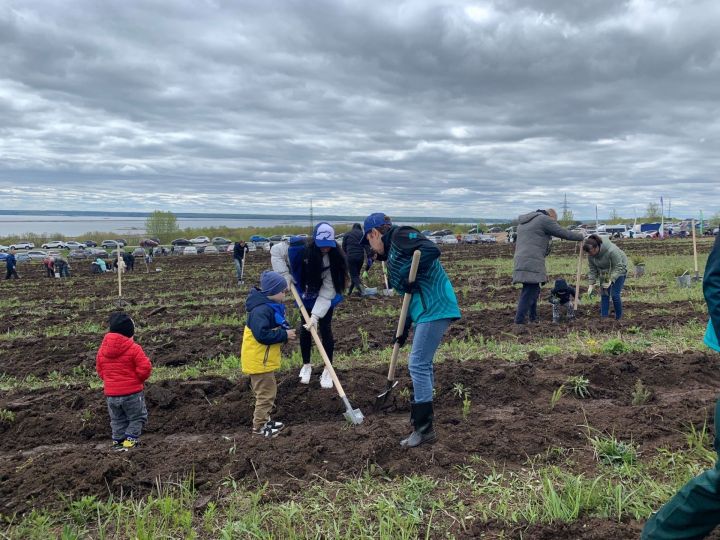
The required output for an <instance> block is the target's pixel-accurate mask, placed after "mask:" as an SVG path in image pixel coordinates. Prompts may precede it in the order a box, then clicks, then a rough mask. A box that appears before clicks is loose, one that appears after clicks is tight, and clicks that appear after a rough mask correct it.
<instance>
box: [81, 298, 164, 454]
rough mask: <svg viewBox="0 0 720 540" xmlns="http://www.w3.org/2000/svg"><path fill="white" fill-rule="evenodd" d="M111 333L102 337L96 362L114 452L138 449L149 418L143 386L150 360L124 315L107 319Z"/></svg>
mask: <svg viewBox="0 0 720 540" xmlns="http://www.w3.org/2000/svg"><path fill="white" fill-rule="evenodd" d="M109 323H110V332H108V333H107V334H105V338H104V339H103V342H102V345H100V349H99V350H98V353H97V358H96V360H95V370H96V371H97V373H98V375H99V376H100V378H101V379H102V380H103V383H104V389H105V396H106V398H107V405H108V412H109V413H110V427H111V428H112V439H113V448H114V449H115V450H129V449H130V448H134V447H135V446H137V445H138V443H139V439H140V434H141V433H142V429H143V426H144V425H145V423H146V422H147V418H148V414H147V408H146V407H145V395H144V394H143V389H144V387H145V385H144V384H143V383H144V382H145V381H146V380H147V379H148V377H150V373H151V372H152V364H150V359H149V358H148V357H147V356H145V353H144V352H143V350H142V347H140V345H138V344H137V343H135V341H134V340H133V335H134V334H135V324H134V323H133V320H132V319H131V318H130V316H129V315H128V314H127V313H123V312H121V311H120V312H116V313H113V314H112V315H110V321H109Z"/></svg>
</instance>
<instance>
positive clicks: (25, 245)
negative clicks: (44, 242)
mask: <svg viewBox="0 0 720 540" xmlns="http://www.w3.org/2000/svg"><path fill="white" fill-rule="evenodd" d="M34 248H35V244H33V243H32V242H18V243H17V244H13V245H12V246H10V249H34Z"/></svg>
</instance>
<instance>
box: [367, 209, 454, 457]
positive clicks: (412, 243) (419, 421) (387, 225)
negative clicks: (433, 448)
mask: <svg viewBox="0 0 720 540" xmlns="http://www.w3.org/2000/svg"><path fill="white" fill-rule="evenodd" d="M364 233H365V242H367V243H369V244H370V247H372V249H373V251H374V252H375V253H377V258H378V259H379V260H381V261H388V264H387V270H388V281H389V284H390V286H391V287H392V288H393V289H395V290H396V291H397V292H399V293H401V294H405V293H410V294H412V299H411V300H410V308H409V311H408V316H407V322H406V325H405V329H404V332H403V333H402V335H401V336H400V337H397V338H396V339H395V341H396V342H397V343H399V344H400V346H401V347H402V346H403V345H405V342H406V341H407V339H408V334H409V332H410V327H411V325H413V324H414V325H415V335H414V336H413V341H412V350H411V351H410V356H409V357H408V368H409V370H410V377H411V378H412V383H413V399H412V402H411V412H410V421H411V422H412V425H413V432H412V433H411V434H410V436H408V437H406V438H404V439H402V440H401V441H400V445H401V446H403V447H404V448H414V447H416V446H419V445H421V444H425V443H433V442H435V441H436V440H437V436H436V435H435V430H434V429H433V420H434V411H433V386H434V383H435V375H434V369H433V360H434V358H435V351H437V348H438V347H439V346H440V342H441V341H442V338H443V336H444V335H445V332H446V331H447V329H448V327H449V326H450V323H452V321H455V320H458V319H459V318H460V308H459V306H458V302H457V298H456V297H455V291H454V290H453V287H452V284H451V283H450V279H449V278H448V276H447V274H446V273H445V269H444V268H443V267H442V264H440V250H439V249H438V247H437V246H436V245H435V244H434V243H433V242H432V241H430V240H428V239H427V238H426V237H425V236H424V235H423V234H421V233H420V231H418V230H417V229H414V228H413V227H398V226H397V225H393V224H392V221H391V220H390V218H389V217H388V216H386V215H385V214H383V213H382V212H377V213H374V214H370V215H369V216H368V217H367V218H365V223H364ZM415 251H420V265H419V267H418V272H417V278H416V279H415V282H414V283H413V284H412V285H410V284H409V283H408V278H409V276H410V266H411V264H412V257H413V253H415Z"/></svg>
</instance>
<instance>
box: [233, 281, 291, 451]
mask: <svg viewBox="0 0 720 540" xmlns="http://www.w3.org/2000/svg"><path fill="white" fill-rule="evenodd" d="M287 287H288V284H287V281H286V280H285V278H284V277H283V276H281V275H280V274H278V273H277V272H270V271H268V272H263V274H262V276H261V277H260V287H259V288H258V287H255V288H253V289H252V290H251V291H250V295H249V296H248V299H247V302H246V303H245V311H246V313H247V325H246V326H245V331H244V333H243V341H242V351H241V354H240V361H241V363H242V371H243V373H245V374H246V375H249V376H250V386H251V388H252V391H253V394H255V413H254V415H253V434H255V435H260V436H262V437H268V438H272V437H275V436H276V435H277V434H278V433H280V431H282V429H283V428H284V427H285V425H284V424H283V423H282V422H274V421H273V420H271V419H270V411H271V410H272V408H273V406H274V405H275V397H276V396H277V383H276V381H275V372H276V371H277V370H278V369H280V353H281V348H282V344H283V343H287V342H288V341H291V340H294V339H295V330H291V329H290V325H289V324H288V322H287V320H286V319H285V304H283V302H284V301H285V291H287Z"/></svg>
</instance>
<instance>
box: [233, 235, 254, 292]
mask: <svg viewBox="0 0 720 540" xmlns="http://www.w3.org/2000/svg"><path fill="white" fill-rule="evenodd" d="M248 251H250V248H249V247H248V245H247V244H246V243H245V242H243V241H242V240H238V241H237V242H235V245H234V246H233V262H234V263H235V274H236V276H237V280H238V285H240V284H241V283H242V278H243V265H244V264H245V254H246V253H247V252H248Z"/></svg>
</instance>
